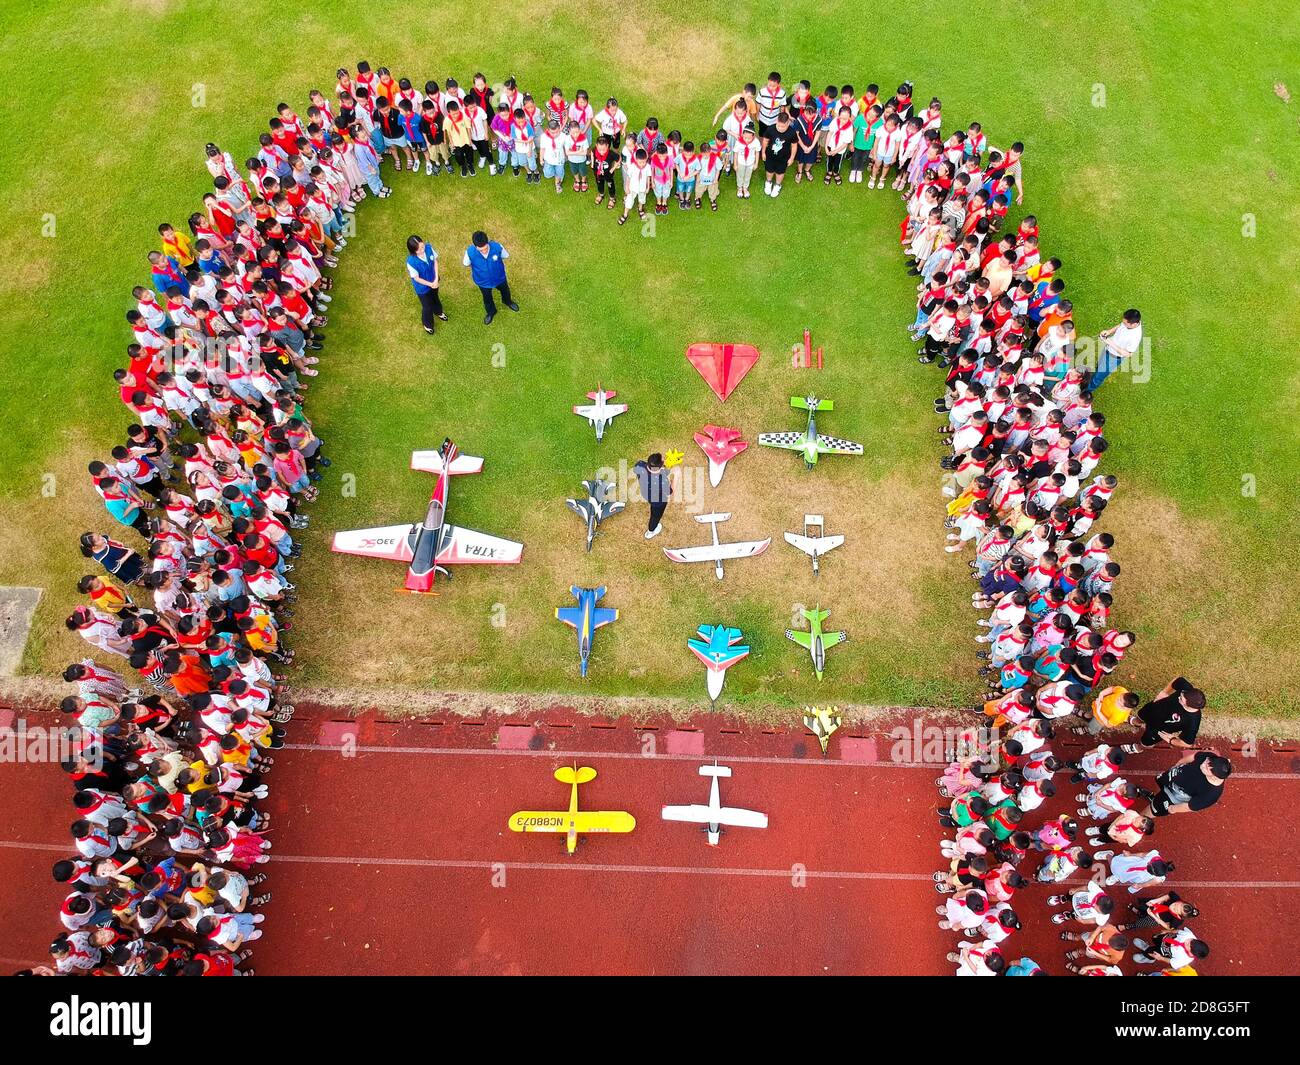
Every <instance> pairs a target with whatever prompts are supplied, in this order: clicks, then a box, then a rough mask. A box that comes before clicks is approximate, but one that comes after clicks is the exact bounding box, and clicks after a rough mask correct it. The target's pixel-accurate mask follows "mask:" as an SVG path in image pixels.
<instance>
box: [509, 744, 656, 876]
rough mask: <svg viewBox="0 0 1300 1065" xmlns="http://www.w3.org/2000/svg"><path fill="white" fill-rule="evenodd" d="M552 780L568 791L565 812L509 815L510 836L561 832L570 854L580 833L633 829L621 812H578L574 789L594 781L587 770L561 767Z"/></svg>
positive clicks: (592, 772)
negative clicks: (519, 833) (568, 789)
mask: <svg viewBox="0 0 1300 1065" xmlns="http://www.w3.org/2000/svg"><path fill="white" fill-rule="evenodd" d="M555 779H556V780H558V781H559V782H560V783H561V784H568V785H570V787H571V788H572V790H571V791H570V792H569V808H568V810H521V811H520V812H519V813H517V814H511V815H510V831H511V832H563V833H564V834H565V837H566V838H565V849H566V850H568V852H569V853H570V854H572V853H573V852H574V851H575V850H577V848H578V836H579V835H581V834H582V833H583V832H631V831H632V829H634V828H636V818H635V817H633V816H632V815H631V814H630V813H627V812H626V811H624V810H613V811H610V810H579V809H578V785H579V784H587V783H589V782H590V781H593V780H595V779H596V771H595V770H594V769H592V768H591V766H588V765H584V766H583V767H582V768H581V769H579V768H578V767H577V766H576V765H574V766H567V765H562V766H560V768H559V769H557V770H556V771H555Z"/></svg>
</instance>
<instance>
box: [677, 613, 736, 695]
mask: <svg viewBox="0 0 1300 1065" xmlns="http://www.w3.org/2000/svg"><path fill="white" fill-rule="evenodd" d="M697 633H698V635H699V639H694V640H687V641H686V646H687V647H689V648H690V649H691V650H692V651H693V652H694V653H695V657H696V658H698V659H699V660H700V661H701V662H703V663H704V665H705V667H706V668H707V669H708V672H707V673H706V674H705V682H706V684H707V686H708V689H709V701H710V702H714V703H716V702H717V701H718V696H719V695H721V694H722V685H723V682H724V681H725V680H726V676H727V670H728V669H730V668H731V667H732V666H734V665H735V664H736V663H737V662H739V661H740V660H741V659H742V658H746V657H748V655H749V645H748V644H743V643H741V642H740V641H741V640H743V639H744V636H743V635H742V634H741V631H740V630H739V629H731V628H728V627H727V626H726V625H701V626H700V627H699V629H698V630H697Z"/></svg>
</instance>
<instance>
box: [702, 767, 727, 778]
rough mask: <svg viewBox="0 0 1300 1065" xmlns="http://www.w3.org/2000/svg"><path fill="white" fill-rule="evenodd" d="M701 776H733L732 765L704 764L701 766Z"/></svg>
mask: <svg viewBox="0 0 1300 1065" xmlns="http://www.w3.org/2000/svg"><path fill="white" fill-rule="evenodd" d="M700 776H702V777H729V776H731V767H730V766H726V765H702V766H700Z"/></svg>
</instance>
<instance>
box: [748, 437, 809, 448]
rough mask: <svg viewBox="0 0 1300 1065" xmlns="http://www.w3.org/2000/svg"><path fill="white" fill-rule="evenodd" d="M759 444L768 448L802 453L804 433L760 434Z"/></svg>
mask: <svg viewBox="0 0 1300 1065" xmlns="http://www.w3.org/2000/svg"><path fill="white" fill-rule="evenodd" d="M758 442H759V443H760V444H765V445H766V446H768V447H783V448H785V449H786V450H787V451H802V450H803V448H804V434H803V433H759V434H758Z"/></svg>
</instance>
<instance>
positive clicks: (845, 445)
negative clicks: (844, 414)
mask: <svg viewBox="0 0 1300 1065" xmlns="http://www.w3.org/2000/svg"><path fill="white" fill-rule="evenodd" d="M790 406H792V407H794V408H796V409H798V410H806V411H807V412H808V427H807V428H806V429H805V430H804V431H803V432H802V433H759V434H758V442H759V443H760V444H763V445H765V446H766V447H782V448H785V449H786V450H787V451H798V452H800V453H801V454H802V455H803V463H804V466H805V467H806V468H808V469H810V470H811V469H812V468H813V467H814V466H816V465H817V459H818V458H819V457H820V456H822V455H861V454H862V451H863V449H862V445H861V444H855V443H854V442H853V441H852V440H841V439H840V438H839V437H838V436H826V435H825V434H824V433H819V432H817V412H818V411H820V410H834V409H835V404H834V403H832V402H831V401H830V400H829V399H818V398H817V397H816V396H791V397H790Z"/></svg>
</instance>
